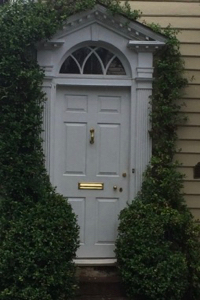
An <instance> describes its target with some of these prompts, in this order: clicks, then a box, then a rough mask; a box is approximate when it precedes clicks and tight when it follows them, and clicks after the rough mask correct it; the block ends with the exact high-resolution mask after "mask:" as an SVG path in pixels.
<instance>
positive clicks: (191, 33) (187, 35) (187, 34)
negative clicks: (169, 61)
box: [177, 30, 200, 43]
mask: <svg viewBox="0 0 200 300" xmlns="http://www.w3.org/2000/svg"><path fill="white" fill-rule="evenodd" d="M177 38H178V39H179V41H180V42H187V43H196V42H198V41H199V40H200V30H180V32H179V33H178V34H177Z"/></svg>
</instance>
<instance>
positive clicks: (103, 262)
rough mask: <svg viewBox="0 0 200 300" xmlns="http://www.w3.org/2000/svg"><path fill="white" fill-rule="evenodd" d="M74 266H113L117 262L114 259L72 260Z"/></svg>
mask: <svg viewBox="0 0 200 300" xmlns="http://www.w3.org/2000/svg"><path fill="white" fill-rule="evenodd" d="M73 262H74V263H75V265H76V266H81V267H83V266H90V267H91V266H115V265H116V264H117V260H116V259H115V258H108V259H73Z"/></svg>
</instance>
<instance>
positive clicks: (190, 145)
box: [177, 140, 200, 153]
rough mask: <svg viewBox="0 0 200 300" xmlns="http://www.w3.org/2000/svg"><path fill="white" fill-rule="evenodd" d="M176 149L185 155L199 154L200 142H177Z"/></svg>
mask: <svg viewBox="0 0 200 300" xmlns="http://www.w3.org/2000/svg"><path fill="white" fill-rule="evenodd" d="M177 149H181V150H182V152H185V153H187V152H188V153H200V140H199V141H187V140H186V141H182V140H179V141H178V142H177Z"/></svg>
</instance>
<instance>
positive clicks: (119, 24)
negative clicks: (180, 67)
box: [40, 4, 166, 51]
mask: <svg viewBox="0 0 200 300" xmlns="http://www.w3.org/2000/svg"><path fill="white" fill-rule="evenodd" d="M92 24H99V25H100V26H103V27H105V28H107V29H109V30H110V31H113V32H115V33H117V34H118V35H121V36H122V37H125V38H127V39H128V40H129V43H128V47H129V48H131V49H134V50H136V51H154V50H156V49H158V48H159V47H161V46H163V45H164V44H165V42H166V38H165V37H164V36H163V35H161V34H158V33H155V32H154V31H153V30H151V29H150V28H148V27H147V26H145V25H143V24H141V23H139V22H137V21H130V20H129V19H127V18H126V17H124V16H123V15H118V14H116V15H112V14H111V13H110V12H109V11H108V10H107V8H106V7H104V6H102V5H99V4H97V5H96V6H95V7H94V8H93V9H91V10H87V11H84V12H81V13H77V14H75V15H73V16H70V17H69V18H68V20H67V21H66V23H65V24H64V26H63V28H62V30H60V31H58V32H57V33H56V35H55V36H54V37H53V38H52V39H51V40H50V41H47V42H44V43H42V44H40V47H41V46H42V47H44V48H46V49H51V50H52V49H56V48H58V47H61V46H62V45H63V44H64V41H65V39H66V37H67V36H68V35H69V34H72V33H73V32H75V31H78V30H80V29H82V28H84V27H86V26H91V25H92Z"/></svg>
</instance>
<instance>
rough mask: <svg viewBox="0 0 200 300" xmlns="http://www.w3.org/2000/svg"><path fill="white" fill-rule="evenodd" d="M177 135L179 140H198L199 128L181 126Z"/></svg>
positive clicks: (199, 138)
mask: <svg viewBox="0 0 200 300" xmlns="http://www.w3.org/2000/svg"><path fill="white" fill-rule="evenodd" d="M177 133H178V137H179V139H184V140H186V139H188V140H200V128H199V127H198V126H196V127H190V126H182V127H179V128H178V131H177Z"/></svg>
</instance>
